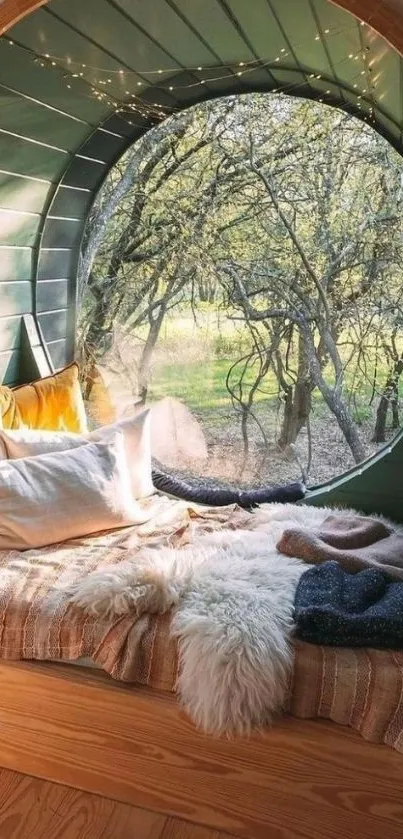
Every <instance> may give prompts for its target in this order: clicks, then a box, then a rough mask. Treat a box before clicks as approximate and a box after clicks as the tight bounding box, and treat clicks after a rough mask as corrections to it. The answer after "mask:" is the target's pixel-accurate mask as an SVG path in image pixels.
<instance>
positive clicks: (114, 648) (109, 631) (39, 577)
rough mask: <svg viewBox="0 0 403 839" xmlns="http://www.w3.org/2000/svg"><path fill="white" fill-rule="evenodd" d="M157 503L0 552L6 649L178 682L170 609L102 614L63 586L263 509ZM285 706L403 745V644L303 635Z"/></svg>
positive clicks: (127, 676)
mask: <svg viewBox="0 0 403 839" xmlns="http://www.w3.org/2000/svg"><path fill="white" fill-rule="evenodd" d="M152 503H153V504H156V505H157V506H156V508H155V510H154V511H153V515H151V516H150V519H149V521H148V522H147V523H146V524H144V525H141V526H137V527H133V528H125V529H124V530H119V531H113V532H109V533H103V534H98V535H96V536H92V537H88V538H85V539H82V540H80V539H75V540H70V541H69V542H66V543H62V544H60V545H51V546H49V547H47V548H41V549H40V550H36V551H25V552H22V553H20V552H17V551H11V552H6V551H3V552H0V569H1V578H2V586H1V592H0V658H3V659H9V660H17V659H18V660H40V661H57V662H61V661H62V662H68V663H70V664H74V665H76V666H86V667H88V666H89V667H93V668H97V669H99V668H102V669H103V670H105V671H106V672H107V673H108V674H109V675H110V676H112V677H113V678H114V679H118V680H120V681H124V682H129V683H133V684H141V685H146V686H148V687H149V688H154V689H158V690H159V691H169V692H174V691H175V685H176V681H177V676H178V668H179V655H178V644H177V641H176V640H175V639H173V638H172V635H171V632H170V626H171V620H172V614H171V613H169V612H168V613H166V614H164V615H151V614H145V615H142V616H141V617H140V618H139V619H137V620H136V618H135V617H134V616H133V615H129V616H124V617H121V618H119V619H116V618H115V619H113V620H112V619H108V620H100V619H99V618H97V617H95V616H93V617H90V616H88V615H86V614H85V613H83V612H82V611H81V610H79V609H77V608H74V607H73V606H72V605H71V603H70V601H69V597H68V596H67V594H66V592H67V591H68V589H69V586H70V584H71V583H73V582H75V581H76V580H77V579H78V578H81V577H82V575H83V574H87V573H89V572H90V571H93V570H95V569H97V568H99V567H101V566H102V567H105V566H106V565H113V564H116V563H119V562H121V561H123V560H124V559H127V557H128V556H131V555H132V554H133V552H134V553H135V552H136V551H138V550H139V549H140V548H141V547H143V546H148V547H149V546H153V547H154V548H155V547H158V546H160V545H170V546H172V545H175V546H177V547H178V546H183V545H186V544H189V543H191V544H194V543H195V542H197V538H198V535H199V534H203V533H204V532H206V531H208V532H211V531H212V530H216V529H220V528H231V529H238V528H242V529H249V530H251V529H252V530H254V529H259V515H258V514H254V515H253V516H251V515H250V514H248V513H246V512H245V511H242V510H239V508H237V507H228V508H220V509H215V510H211V509H206V508H195V507H193V506H191V505H188V504H186V503H185V502H182V501H174V500H172V499H167V498H164V499H157V500H155V499H154V500H153V502H152ZM262 515H264V514H262ZM287 710H289V711H290V713H291V714H293V715H295V716H297V717H301V718H315V717H321V718H324V719H330V720H333V721H334V722H336V723H340V724H342V725H350V726H351V727H352V728H355V729H356V730H357V731H359V732H360V733H361V735H362V736H363V737H364V738H366V739H367V740H370V741H372V742H375V743H385V744H387V745H389V746H392V747H393V748H395V749H397V750H398V751H400V752H403V653H401V652H396V651H388V650H385V651H380V650H373V649H354V650H352V649H345V648H333V647H321V646H316V645H311V644H306V643H301V642H296V643H295V657H294V669H293V678H292V682H291V684H290V688H289V697H288V707H287Z"/></svg>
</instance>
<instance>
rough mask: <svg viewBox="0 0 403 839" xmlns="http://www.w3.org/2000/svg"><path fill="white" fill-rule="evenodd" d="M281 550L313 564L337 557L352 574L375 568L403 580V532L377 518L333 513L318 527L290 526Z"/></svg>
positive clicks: (341, 564)
mask: <svg viewBox="0 0 403 839" xmlns="http://www.w3.org/2000/svg"><path fill="white" fill-rule="evenodd" d="M277 550H278V551H280V553H283V554H285V555H286V556H294V557H297V558H298V559H303V560H304V562H308V563H310V564H313V565H318V564H320V563H323V562H328V561H329V560H336V561H337V562H338V563H339V565H340V566H341V568H343V569H344V571H347V572H348V573H350V574H356V573H357V572H358V571H362V570H364V569H366V568H375V569H379V570H380V571H382V572H383V573H384V574H386V575H387V576H388V577H389V579H391V580H403V533H399V532H397V531H395V530H393V529H392V528H391V527H389V526H388V525H387V524H384V523H383V522H382V521H379V520H377V519H373V518H368V517H364V516H355V515H346V516H340V514H339V515H338V516H336V515H330V516H328V517H327V518H326V519H325V520H324V522H323V524H322V525H321V527H320V528H319V529H318V530H309V529H308V530H307V529H304V528H302V527H301V528H295V529H294V528H293V529H287V530H285V531H284V533H283V535H282V536H281V539H280V540H279V542H278V543H277Z"/></svg>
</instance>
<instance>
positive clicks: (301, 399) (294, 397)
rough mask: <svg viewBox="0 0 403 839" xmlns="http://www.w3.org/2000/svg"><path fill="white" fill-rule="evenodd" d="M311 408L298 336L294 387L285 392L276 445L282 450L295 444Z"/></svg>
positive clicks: (302, 344)
mask: <svg viewBox="0 0 403 839" xmlns="http://www.w3.org/2000/svg"><path fill="white" fill-rule="evenodd" d="M311 407H312V382H311V379H310V375H309V364H308V359H307V356H306V351H305V346H304V338H303V335H302V334H301V333H300V332H299V334H298V371H297V381H296V384H295V385H294V386H292V385H289V387H287V389H286V392H285V400H284V413H283V422H282V427H281V432H280V437H279V439H278V441H277V444H278V446H279V448H280V449H282V450H284V449H286V448H287V446H290V445H291V444H292V443H295V441H296V439H297V437H298V434H299V433H300V431H301V429H302V428H303V427H304V425H306V423H307V420H308V417H309V415H310V413H311Z"/></svg>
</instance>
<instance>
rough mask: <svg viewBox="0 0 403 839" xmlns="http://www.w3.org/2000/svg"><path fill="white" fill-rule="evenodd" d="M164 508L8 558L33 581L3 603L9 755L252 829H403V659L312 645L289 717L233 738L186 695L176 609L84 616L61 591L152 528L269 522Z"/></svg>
mask: <svg viewBox="0 0 403 839" xmlns="http://www.w3.org/2000/svg"><path fill="white" fill-rule="evenodd" d="M159 503H160V504H161V505H162V506H161V507H160V508H159V514H158V516H157V518H158V519H159V527H158V532H157V530H156V529H155V527H154V526H153V525H152V524H150V523H147V524H146V525H144V526H140V528H139V527H134V528H131V529H129V532H125V535H124V536H123V534H122V531H116V532H112V533H109V534H100V535H98V536H92V537H87V538H85V539H83V540H71V541H70V542H68V543H65V544H61V545H58V546H53V547H52V546H51V547H50V548H46V549H40V550H38V551H32V552H28V553H26V554H25V555H24V554H19V555H17V556H16V552H13V555H12V556H11V557H5V556H3V557H2V564H3V568H4V566H5V565H8V566H10V561H11V568H12V567H13V563H17V565H18V568H19V572H18V573H19V583H18V586H17V587H16V588H15V587H14V588H13V583H12V582H11V583H10V584H9V586H8V589H6V597H5V596H4V592H3V602H2V606H3V608H2V631H1V641H0V656H1V660H0V679H1V689H0V724H1V727H2V728H1V730H2V746H1V757H0V761H1V764H2V765H3V766H4V767H6V768H10V769H14V770H16V771H19V772H24V773H28V774H33V775H36V776H40V777H42V778H46V779H48V780H53V781H56V782H60V783H64V784H70V785H72V786H74V787H79V788H82V789H84V790H86V791H90V792H93V793H99V794H102V795H107V796H110V797H113V798H115V799H117V800H120V801H123V802H127V803H132V804H141V806H143V807H149V808H150V809H152V810H156V811H161V812H164V813H169V814H172V815H177V816H181V817H182V818H184V819H188V820H190V821H194V822H198V823H201V824H205V825H208V826H209V827H213V828H216V829H219V830H221V831H225V830H227V831H229V832H231V833H232V834H235V835H239V836H243V837H250V839H260V837H269V836H270V837H277V836H278V837H287V839H290V837H307V838H308V837H309V839H312V838H313V839H315V837H339V836H340V835H343V836H345V837H350V836H351V837H353V836H356V835H359V836H365V837H371V839H372V837H381V836H382V837H388V839H389V837H391V839H393V837H398V836H401V834H402V824H403V793H402V783H401V782H402V778H403V762H402V761H403V757H402V754H401V753H399V752H402V751H403V701H402V699H403V691H402V681H403V679H402V674H403V654H400V653H396V652H394V653H393V652H390V653H389V652H387V651H382V652H381V651H376V650H356V651H352V650H343V649H332V648H320V647H314V646H312V645H308V644H303V643H300V642H297V643H296V655H295V666H294V677H293V684H292V685H290V697H289V713H288V714H286V715H285V716H284V717H283V718H282V719H279V720H278V721H276V723H275V725H274V726H273V727H272V728H271V729H270V730H264V731H259V732H257V733H256V734H254V735H252V736H251V737H237V738H234V739H226V738H220V739H218V738H214V737H211V736H208V735H205V734H203V733H201V732H200V731H198V730H197V729H196V728H195V726H194V725H193V723H192V722H191V721H190V719H189V718H188V717H187V716H186V714H185V713H184V712H183V711H182V710H181V708H180V705H179V703H178V701H177V699H176V697H175V694H174V690H175V681H176V675H177V671H178V655H177V643H176V642H175V641H173V640H172V638H171V636H170V633H169V626H170V620H171V614H170V613H168V614H166V615H146V616H144V617H143V618H140V620H138V621H133V620H132V619H127V618H124V619H123V620H120V621H112V622H110V625H106V624H100V623H99V622H97V621H96V620H88V619H85V620H84V621H83V620H82V616H80V615H79V614H78V612H76V613H74V610H72V609H71V607H70V606H68V604H66V602H65V601H64V599H63V596H61V595H60V592H59V593H58V592H56V594H55V591H54V589H53V588H52V586H51V585H50V586H49V582H52V581H53V580H54V579H56V578H57V579H59V578H60V577H62V578H63V579H64V584H65V585H67V586H68V583H69V581H70V580H71V579H73V578H74V576H75V575H77V573H78V572H79V573H82V572H83V570H84V569H89V568H94V567H97V565H98V564H99V563H101V564H103V563H105V561H107V562H115V561H119V557H120V556H121V555H122V554H124V553H125V551H126V550H127V547H126V546H127V539H128V538H129V542H131V544H133V541H134V542H137V541H138V540H139V532H140V535H141V533H142V537H141V541H143V543H144V542H146V543H148V542H150V543H152V544H154V545H156V544H164V542H166V541H168V542H169V543H170V544H172V543H175V542H176V543H177V544H178V545H179V544H186V543H187V542H189V541H192V540H193V541H194V540H197V538H198V535H199V533H203V532H205V531H206V530H208V531H210V530H212V529H214V528H217V529H219V528H221V527H230V528H232V529H235V528H236V527H240V526H242V528H245V526H247V527H250V528H251V529H253V527H255V526H256V525H255V522H256V521H258V519H257V518H256V517H254V516H253V515H251V514H249V513H246V512H245V511H242V510H239V509H238V508H236V507H231V508H224V509H221V510H198V509H195V508H193V507H189V506H187V505H186V503H185V502H175V501H172V500H168V499H161V501H160V502H159ZM24 556H25V558H24ZM30 558H31V559H30ZM24 562H25V563H26V567H25V572H24V564H23V563H24ZM21 563H22V564H21ZM28 566H29V568H28ZM21 571H23V572H24V573H23V577H24V583H23V584H21ZM17 588H18V591H17ZM18 658H26V659H37V660H36V661H22V660H16V659H18ZM42 658H43V659H45V658H47V659H48V661H46V662H45V661H43V660H40V659H42ZM56 658H57V659H59V660H60V659H64V661H63V663H60V661H59V662H58V663H55V662H54V661H53V659H56ZM11 659H14V660H11ZM38 659H39V660H38ZM69 661H70V663H68V662H69ZM78 664H79V665H80V666H77V665H78ZM111 676H112V678H111ZM315 717H324V718H326V719H312V718H315ZM330 720H336V721H337V722H338V723H339V725H337V726H336V725H335V724H334V723H333V722H331V721H330ZM354 728H355V729H356V730H353V729H354ZM358 732H360V733H358ZM364 738H365V739H366V740H367V741H371V742H365V739H364ZM381 743H383V744H384V745H380V744H381Z"/></svg>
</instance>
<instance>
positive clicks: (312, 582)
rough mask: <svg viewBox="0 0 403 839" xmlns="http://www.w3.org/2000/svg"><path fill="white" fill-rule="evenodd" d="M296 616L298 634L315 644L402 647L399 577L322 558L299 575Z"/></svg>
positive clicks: (401, 584) (402, 598)
mask: <svg viewBox="0 0 403 839" xmlns="http://www.w3.org/2000/svg"><path fill="white" fill-rule="evenodd" d="M295 621H296V625H297V630H296V634H297V637H298V638H300V639H301V640H303V641H310V642H311V643H313V644H329V645H331V646H338V647H378V648H381V649H382V648H383V649H385V648H386V649H395V650H400V649H403V582H400V581H399V582H390V581H388V579H387V577H386V576H385V575H384V574H383V573H382V572H381V571H378V570H376V569H373V568H370V569H366V570H365V571H359V572H358V573H357V574H347V573H346V572H345V571H343V569H342V568H341V567H340V565H339V564H338V563H337V562H333V561H332V562H325V563H324V564H323V565H317V566H314V567H313V568H310V569H309V570H308V571H306V573H305V574H303V575H302V577H301V578H300V581H299V583H298V587H297V592H296V597H295Z"/></svg>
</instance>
